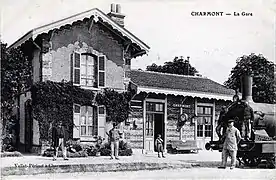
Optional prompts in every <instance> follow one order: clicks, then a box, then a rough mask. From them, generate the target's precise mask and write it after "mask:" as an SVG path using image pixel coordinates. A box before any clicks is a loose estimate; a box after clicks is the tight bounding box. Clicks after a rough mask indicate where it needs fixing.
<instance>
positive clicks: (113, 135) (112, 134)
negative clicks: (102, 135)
mask: <svg viewBox="0 0 276 180" xmlns="http://www.w3.org/2000/svg"><path fill="white" fill-rule="evenodd" d="M108 136H109V138H110V143H111V144H110V147H111V159H114V155H115V159H117V160H119V140H120V130H119V127H118V125H117V124H116V123H113V128H112V129H111V130H110V131H109V134H108Z"/></svg>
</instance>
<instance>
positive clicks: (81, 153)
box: [42, 148, 88, 158]
mask: <svg viewBox="0 0 276 180" xmlns="http://www.w3.org/2000/svg"><path fill="white" fill-rule="evenodd" d="M54 154H55V151H54V149H53V148H51V149H50V148H49V149H47V150H46V151H45V152H44V154H43V155H42V156H44V157H53V156H54ZM87 156H88V154H87V153H86V152H85V151H78V152H71V151H68V150H67V157H69V158H78V157H87ZM58 157H63V155H62V152H61V151H59V152H58Z"/></svg>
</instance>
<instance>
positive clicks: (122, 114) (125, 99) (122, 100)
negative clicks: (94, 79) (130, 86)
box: [96, 89, 131, 124]
mask: <svg viewBox="0 0 276 180" xmlns="http://www.w3.org/2000/svg"><path fill="white" fill-rule="evenodd" d="M130 99H131V93H130V92H129V91H128V92H122V93H119V92H117V91H115V90H111V89H105V90H104V91H103V92H102V93H99V94H97V96H96V101H97V103H98V104H99V105H104V106H105V108H106V121H109V122H110V121H112V122H114V123H116V124H118V123H121V122H124V121H125V120H127V118H128V115H129V113H130V111H131V109H130V104H129V102H130Z"/></svg>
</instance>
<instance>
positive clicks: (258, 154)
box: [205, 75, 276, 168]
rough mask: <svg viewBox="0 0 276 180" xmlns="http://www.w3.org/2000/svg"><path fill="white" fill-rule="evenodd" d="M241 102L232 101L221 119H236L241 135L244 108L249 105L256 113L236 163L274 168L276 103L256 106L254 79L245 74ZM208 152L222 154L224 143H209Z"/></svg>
mask: <svg viewBox="0 0 276 180" xmlns="http://www.w3.org/2000/svg"><path fill="white" fill-rule="evenodd" d="M241 86H242V87H241V90H242V99H241V100H240V101H237V102H233V103H232V104H231V107H228V110H227V111H226V112H225V115H224V116H223V118H222V121H223V122H227V121H228V120H229V119H230V118H231V119H235V122H234V126H235V127H237V128H238V129H239V130H240V131H241V132H242V131H243V129H242V127H241V126H240V124H241V122H243V121H244V111H245V108H244V107H245V106H243V105H242V104H247V105H249V106H250V107H251V108H252V110H253V113H254V114H253V121H251V123H250V125H251V126H250V131H251V135H250V136H251V137H250V139H249V140H247V139H246V140H245V139H243V140H242V141H241V142H240V143H239V145H238V152H237V160H238V162H239V165H241V164H243V165H245V166H250V167H254V166H258V165H260V164H263V163H264V164H265V165H266V166H267V167H271V168H275V153H276V118H275V104H265V103H255V102H253V100H252V77H251V76H249V75H244V76H242V77H241ZM205 148H206V149H207V150H210V149H212V150H219V151H222V148H223V140H222V139H220V140H218V141H210V142H208V143H206V145H205Z"/></svg>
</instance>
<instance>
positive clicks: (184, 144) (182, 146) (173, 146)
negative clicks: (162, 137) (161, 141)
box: [167, 140, 202, 153]
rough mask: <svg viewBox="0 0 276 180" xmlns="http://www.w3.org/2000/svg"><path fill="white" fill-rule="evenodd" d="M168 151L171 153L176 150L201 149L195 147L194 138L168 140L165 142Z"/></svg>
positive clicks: (195, 150)
mask: <svg viewBox="0 0 276 180" xmlns="http://www.w3.org/2000/svg"><path fill="white" fill-rule="evenodd" d="M167 144H168V145H167V149H168V151H170V152H172V153H178V152H195V153H198V150H202V149H201V148H199V147H197V143H196V140H186V141H182V140H173V141H172V140H169V141H168V143H167Z"/></svg>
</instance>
